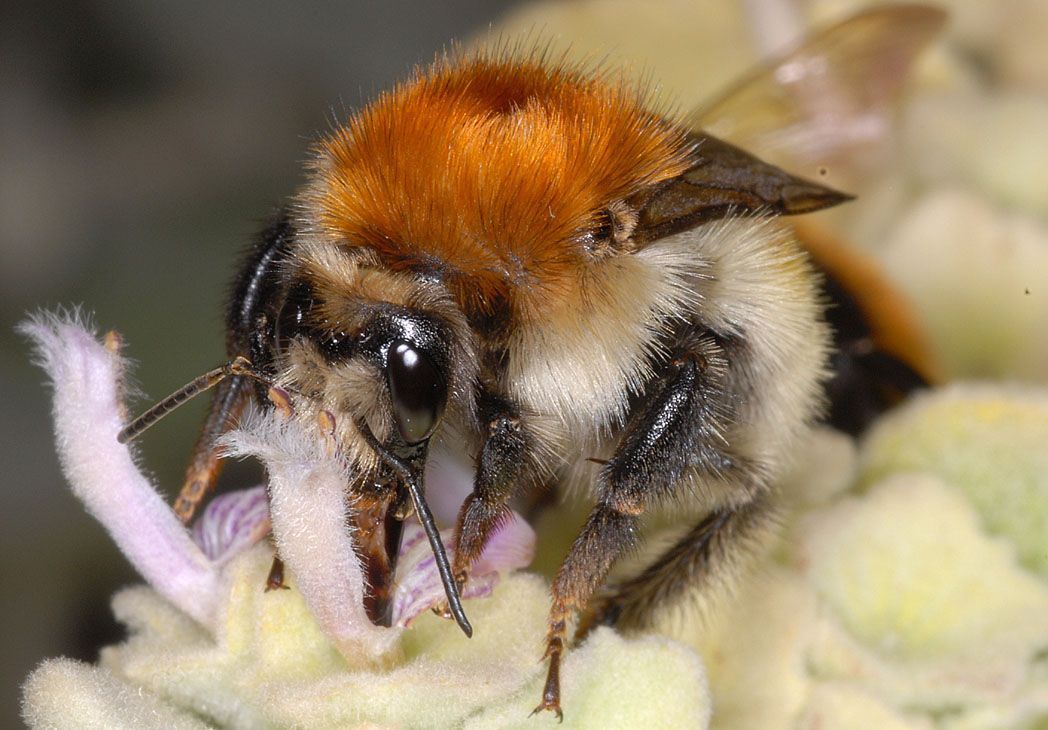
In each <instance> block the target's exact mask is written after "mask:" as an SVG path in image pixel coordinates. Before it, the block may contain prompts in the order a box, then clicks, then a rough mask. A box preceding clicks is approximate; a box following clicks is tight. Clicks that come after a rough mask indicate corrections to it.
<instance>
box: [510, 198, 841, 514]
mask: <svg viewBox="0 0 1048 730" xmlns="http://www.w3.org/2000/svg"><path fill="white" fill-rule="evenodd" d="M603 267H604V268H603V269H602V270H601V271H600V272H598V273H596V274H595V275H594V277H593V279H592V280H591V281H590V282H587V284H588V286H587V289H586V292H585V295H584V296H582V297H581V300H582V301H583V305H582V306H581V307H579V308H578V309H576V310H575V316H574V317H563V318H559V319H558V320H554V321H551V322H547V323H543V324H542V325H534V326H532V327H531V328H529V329H528V330H526V331H524V332H523V333H522V334H521V335H520V336H519V337H518V338H517V339H516V340H515V341H514V343H513V348H512V349H511V352H510V367H509V368H508V370H507V374H506V383H505V385H506V387H507V389H508V391H509V393H510V394H511V395H512V396H513V397H514V398H516V399H517V400H518V401H519V402H520V403H521V404H522V406H523V407H524V408H525V409H526V410H528V411H531V412H533V413H536V414H540V415H543V416H548V417H553V418H554V419H555V421H556V422H557V424H558V425H559V428H560V429H563V431H562V432H560V433H559V434H558V435H559V436H560V443H561V444H563V445H565V446H562V447H561V448H566V450H563V451H561V455H562V460H563V461H564V462H567V463H568V464H569V465H570V466H571V468H570V469H569V470H568V472H567V473H566V475H565V479H564V481H565V482H568V483H569V484H576V485H578V486H583V485H585V484H591V483H592V479H593V477H594V476H595V474H596V467H595V466H594V465H593V464H592V463H590V462H588V461H584V459H586V458H587V457H599V458H605V459H606V458H608V457H609V456H610V455H611V454H612V453H613V452H614V448H615V445H616V443H617V438H618V432H620V431H621V426H622V425H623V424H624V423H625V420H626V417H627V406H628V401H629V398H630V395H631V394H633V393H635V392H638V391H639V390H640V389H642V388H643V386H644V384H645V383H646V382H647V380H648V379H649V378H650V377H651V376H652V375H653V374H654V371H653V356H654V355H655V354H656V353H657V352H658V350H659V347H660V345H659V344H658V338H659V336H660V334H662V333H664V332H666V331H667V330H668V328H669V327H670V326H671V325H672V324H673V323H675V322H678V321H681V320H685V319H689V318H690V319H693V320H694V321H697V322H700V323H702V324H703V325H705V326H706V327H708V328H710V329H711V330H713V331H715V332H717V333H718V334H719V335H721V336H726V337H728V338H729V339H731V340H732V341H733V343H736V344H737V346H733V348H732V349H731V351H730V352H729V353H727V355H728V357H729V371H730V375H729V382H730V383H731V390H732V393H731V397H732V399H733V401H732V403H731V404H725V405H726V406H727V407H728V408H729V410H733V411H734V413H735V414H736V415H737V418H736V422H735V423H734V424H732V425H731V427H730V431H729V432H727V433H724V434H722V437H723V439H724V442H725V443H726V444H728V445H730V448H731V453H733V454H738V455H740V456H742V457H744V458H747V459H749V460H751V461H752V462H753V464H754V465H755V466H756V468H757V471H758V474H759V475H761V476H763V477H769V476H771V475H774V474H777V473H778V472H780V471H781V469H782V468H783V466H784V465H785V463H786V461H787V459H788V456H789V454H790V452H791V450H792V448H793V446H794V444H795V443H796V441H797V439H798V438H799V437H800V436H801V435H802V434H803V433H804V432H805V431H806V430H807V428H808V427H809V424H810V423H811V421H812V419H813V418H814V417H815V416H816V414H817V412H818V409H819V407H820V402H821V401H820V399H821V395H820V379H821V378H822V377H823V375H824V363H825V360H826V353H827V351H828V347H829V332H828V328H827V326H826V325H825V323H824V322H823V320H822V304H821V303H820V301H819V299H818V294H817V287H816V282H817V279H816V278H815V274H814V273H813V271H812V268H811V266H810V264H809V263H808V260H807V257H806V255H805V254H804V253H803V251H802V250H801V249H800V248H799V246H798V245H797V243H796V242H795V241H794V240H793V238H792V237H791V236H790V235H789V232H788V230H787V229H786V228H785V227H784V226H782V225H781V224H779V223H778V222H775V221H773V220H770V219H766V218H736V219H729V220H726V221H722V222H716V223H712V224H708V225H705V226H701V227H699V228H696V229H693V230H690V231H686V232H683V233H680V234H677V235H675V236H670V237H667V238H666V239H664V240H661V241H658V242H656V243H655V244H653V245H651V246H649V247H647V248H645V249H643V250H641V251H640V252H638V253H636V254H631V255H624V256H621V257H618V258H616V259H611V260H608V261H607V263H606V264H604V265H603ZM558 430H559V429H558ZM547 433H548V432H547ZM540 435H541V432H540ZM558 450H559V449H558ZM694 481H695V484H694V491H698V492H701V493H702V495H703V496H704V497H705V499H703V500H702V501H703V504H702V505H701V507H702V510H703V511H705V510H708V509H709V508H710V507H711V506H713V505H712V504H711V500H713V501H715V502H730V501H733V500H738V499H743V498H745V496H746V495H747V494H748V493H749V492H748V491H743V492H741V493H736V492H737V490H732V489H730V488H728V487H729V484H727V482H726V483H725V484H722V485H718V484H714V483H711V480H710V477H709V475H703V476H700V477H699V478H698V479H696V480H694ZM729 481H730V480H729ZM752 486H753V487H754V488H759V487H761V486H763V485H761V484H758V485H752Z"/></svg>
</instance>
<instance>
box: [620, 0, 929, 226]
mask: <svg viewBox="0 0 1048 730" xmlns="http://www.w3.org/2000/svg"><path fill="white" fill-rule="evenodd" d="M945 19H946V14H945V13H944V12H943V11H941V10H939V9H936V8H931V7H927V6H922V5H889V6H884V7H879V8H873V9H870V10H866V11H863V12H860V13H858V14H856V15H853V16H851V17H849V18H847V19H845V20H843V21H841V22H839V23H837V24H836V25H833V26H830V27H828V28H826V29H825V30H822V31H820V32H817V33H815V34H814V35H812V36H810V37H809V38H808V39H807V40H805V41H803V42H802V43H801V44H800V45H798V46H797V47H795V48H793V49H792V50H789V51H786V52H785V53H783V54H781V55H779V56H777V57H775V58H773V59H772V60H770V61H768V62H767V63H764V64H761V65H760V66H758V67H757V68H756V69H755V70H754V71H752V72H750V73H749V74H747V75H745V76H743V78H742V79H741V80H740V81H739V82H737V83H736V84H734V85H732V86H731V87H729V89H728V90H727V91H726V92H725V93H723V94H721V95H720V96H719V97H716V98H715V99H714V100H713V101H712V102H710V103H709V104H707V105H706V106H704V107H702V108H700V109H699V110H697V111H696V112H694V113H693V114H692V115H690V117H689V122H690V126H691V127H692V128H693V129H695V130H696V131H694V132H693V133H692V134H691V140H692V142H693V143H694V145H695V147H694V152H693V153H692V155H693V165H692V167H691V168H690V169H689V170H688V171H686V172H685V173H684V174H682V175H681V176H679V177H677V178H674V179H673V180H670V181H668V182H667V183H665V184H663V185H662V186H661V187H660V188H658V189H657V190H655V191H651V192H649V193H647V195H646V197H645V199H643V200H638V201H635V202H636V203H637V204H638V205H637V207H638V212H639V215H638V222H637V228H636V232H635V234H634V240H635V241H637V242H638V243H641V244H643V243H645V242H648V241H652V240H655V239H657V238H661V237H663V236H667V235H670V234H672V233H676V232H678V231H682V230H686V229H688V228H692V227H694V226H696V225H699V224H700V223H703V222H706V221H710V220H715V219H717V218H723V217H725V216H727V215H739V214H773V215H774V214H777V215H796V214H800V213H812V212H814V211H817V210H821V209H823V208H828V207H831V206H833V205H837V204H838V203H841V202H844V201H846V200H849V199H850V198H851V196H850V195H847V194H844V193H841V192H838V191H837V190H834V189H833V188H831V187H828V186H827V185H826V184H824V183H826V182H829V181H830V180H833V181H834V182H835V183H836V184H840V183H842V182H843V183H845V184H847V182H848V181H849V180H854V179H861V177H863V176H864V175H863V174H862V173H868V172H869V171H870V169H871V167H872V166H873V164H874V163H875V162H876V161H877V160H879V159H881V158H882V157H883V154H882V153H883V150H884V146H885V144H886V143H887V142H888V141H889V139H890V131H891V129H892V127H893V119H892V117H893V115H894V112H895V109H896V106H897V101H898V98H899V94H900V92H901V90H902V86H903V83H904V81H905V79H906V76H907V71H908V69H909V67H910V66H911V65H912V64H913V61H914V59H915V58H916V57H917V54H918V53H919V52H920V51H921V49H922V48H923V47H924V46H925V45H927V43H928V42H929V41H930V40H931V39H932V37H934V35H935V33H936V32H937V31H938V30H939V29H940V28H941V27H942V25H943V23H944V22H945ZM700 129H701V131H699V130H700ZM725 139H727V140H730V141H731V143H729V142H725V141H724V140H725ZM735 144H740V145H743V146H745V147H746V148H747V149H751V150H753V151H755V152H757V153H758V154H760V155H761V156H762V157H766V158H767V159H769V160H771V162H774V163H775V164H770V163H769V162H765V161H764V160H762V159H759V158H757V157H755V156H754V155H752V154H750V153H748V152H745V151H743V150H742V149H740V148H738V147H736V146H735ZM776 164H781V165H783V166H784V167H787V168H789V169H791V170H797V171H799V172H801V173H802V174H805V175H808V176H809V177H817V178H819V180H820V181H819V182H813V181H811V180H809V179H805V178H804V177H798V176H795V175H793V174H790V173H787V172H785V171H784V170H783V169H781V168H780V167H777V166H776Z"/></svg>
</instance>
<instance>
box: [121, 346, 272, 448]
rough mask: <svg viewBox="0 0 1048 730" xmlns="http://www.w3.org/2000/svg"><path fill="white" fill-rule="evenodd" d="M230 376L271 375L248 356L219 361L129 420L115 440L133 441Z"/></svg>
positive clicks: (254, 377)
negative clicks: (265, 372)
mask: <svg viewBox="0 0 1048 730" xmlns="http://www.w3.org/2000/svg"><path fill="white" fill-rule="evenodd" d="M232 377H244V378H251V379H252V380H257V381H259V382H262V383H266V384H267V385H272V384H273V381H272V379H271V378H268V377H266V376H265V375H263V374H262V373H260V372H258V371H257V370H255V368H254V366H253V365H252V364H251V361H250V360H248V359H247V358H246V357H243V356H237V357H235V358H233V359H232V360H230V361H229V362H227V363H226V364H225V365H221V366H219V367H217V368H215V369H214V370H208V371H207V372H206V373H204V374H203V375H200V376H198V377H196V378H193V379H192V380H191V381H189V382H188V383H186V384H185V385H183V386H182V387H181V388H179V389H178V390H176V391H175V392H174V393H172V394H171V395H169V396H168V397H167V398H164V399H163V400H161V401H160V402H158V403H157V404H155V405H154V406H153V407H152V408H150V409H149V410H147V411H146V412H145V413H143V414H142V415H140V416H139V417H138V418H136V419H135V420H133V421H131V423H129V424H127V425H126V426H124V428H123V429H121V431H120V433H118V434H117V437H116V440H117V441H119V442H120V443H122V444H126V443H128V442H129V441H134V440H135V439H136V438H138V437H139V436H141V435H142V433H143V432H145V431H146V430H147V429H148V428H149V427H150V426H152V425H153V424H155V423H156V422H157V421H159V420H160V419H161V418H163V417H164V416H166V415H167V414H168V413H170V412H171V411H173V410H175V409H176V408H178V407H179V406H180V405H182V404H183V403H185V402H186V401H188V400H191V399H192V398H195V397H196V396H198V395H200V394H201V393H203V392H204V391H207V390H211V388H214V387H215V386H216V385H218V384H219V383H221V382H222V381H223V380H225V379H226V378H232Z"/></svg>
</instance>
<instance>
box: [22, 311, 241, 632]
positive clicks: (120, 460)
mask: <svg viewBox="0 0 1048 730" xmlns="http://www.w3.org/2000/svg"><path fill="white" fill-rule="evenodd" d="M19 329H20V331H21V332H22V333H23V334H25V335H26V336H28V337H29V338H30V339H31V340H32V342H33V345H34V346H35V349H36V355H37V360H38V362H39V364H40V366H41V367H42V368H43V369H44V370H45V371H46V372H47V374H48V376H49V377H50V379H51V383H52V386H53V387H54V404H53V410H54V414H53V415H54V426H55V441H56V444H57V448H58V457H59V460H60V462H61V464H62V471H63V473H64V474H65V477H66V479H67V480H68V481H69V485H70V487H72V490H73V493H74V494H75V495H76V496H77V497H78V498H79V499H80V501H82V502H83V503H84V506H85V507H87V510H88V512H90V513H91V514H92V515H93V516H94V517H95V519H97V520H98V521H99V522H101V523H102V525H103V526H104V527H105V528H106V530H107V531H108V532H109V534H110V535H111V536H112V538H113V540H114V542H116V544H117V546H118V547H119V548H120V550H121V552H123V553H124V555H126V556H127V558H128V560H129V561H131V564H132V565H134V566H135V569H136V570H138V572H139V573H141V575H142V577H143V578H145V579H146V581H148V582H149V584H150V585H151V586H153V588H155V589H156V591H157V592H158V593H160V594H161V595H162V596H164V597H165V598H167V599H168V600H169V601H171V602H172V603H173V604H175V605H176V606H178V607H179V608H180V609H181V610H183V611H185V612H186V613H187V614H189V615H190V616H192V617H193V618H194V619H196V620H197V621H199V622H200V623H202V624H204V625H205V626H208V627H211V626H212V624H213V619H214V612H215V608H216V601H217V598H218V595H219V591H218V589H219V583H220V576H219V572H218V570H217V568H216V567H215V565H214V564H213V563H212V562H211V561H210V560H209V559H208V557H207V555H205V554H204V552H203V551H202V550H201V549H200V548H199V547H198V546H197V544H196V543H194V542H193V540H192V538H191V537H190V535H189V532H188V531H187V530H186V529H185V527H183V526H182V523H181V522H179V521H178V518H177V517H176V516H175V514H174V512H172V511H171V508H170V507H168V505H167V503H166V502H165V501H164V498H163V497H161V496H160V494H158V493H157V491H156V488H155V487H154V486H153V484H152V483H150V481H149V480H148V479H146V477H145V476H143V475H142V472H141V471H140V470H139V468H138V467H137V466H136V465H135V461H134V458H133V457H132V454H131V451H130V449H129V448H128V447H127V446H126V445H124V444H120V443H119V442H118V441H117V439H116V437H117V434H118V433H119V432H120V429H121V428H122V427H123V425H124V413H123V407H122V404H121V376H122V373H123V369H124V362H123V360H122V359H121V358H120V356H119V355H118V354H116V353H115V352H112V351H110V350H108V349H106V348H105V347H104V346H103V345H102V344H101V343H99V342H98V340H97V339H96V337H95V335H94V334H93V333H91V332H90V331H89V330H88V329H87V328H86V327H85V326H84V324H83V323H82V322H81V321H80V320H79V319H78V318H77V317H76V316H75V315H72V316H70V315H48V314H41V315H38V316H36V317H34V318H32V319H30V320H29V321H27V322H23V323H22V324H21V325H20V327H19Z"/></svg>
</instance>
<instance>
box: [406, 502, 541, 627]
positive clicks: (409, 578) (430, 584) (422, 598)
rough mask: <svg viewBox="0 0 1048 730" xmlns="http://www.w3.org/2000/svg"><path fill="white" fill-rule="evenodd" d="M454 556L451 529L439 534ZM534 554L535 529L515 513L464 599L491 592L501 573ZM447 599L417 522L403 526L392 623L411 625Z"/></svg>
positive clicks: (493, 541) (472, 576) (479, 561)
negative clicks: (417, 618) (421, 615)
mask: <svg viewBox="0 0 1048 730" xmlns="http://www.w3.org/2000/svg"><path fill="white" fill-rule="evenodd" d="M440 536H441V539H442V540H443V542H444V545H445V547H446V548H447V551H448V557H449V559H453V558H454V549H453V546H452V530H444V531H442V532H441V533H440ZM534 555H535V532H534V530H532V529H531V527H530V526H529V525H528V523H527V522H525V521H524V518H523V517H521V516H520V515H518V514H516V513H515V512H513V513H511V519H509V520H508V521H507V522H506V524H504V525H502V526H501V527H500V528H498V530H497V531H496V532H495V533H494V535H492V537H491V538H490V540H489V541H488V544H487V546H486V547H485V548H484V552H483V553H481V555H480V557H479V558H478V559H477V561H476V562H475V563H474V564H473V570H472V572H471V573H470V578H469V581H468V582H467V583H466V587H465V588H464V589H463V591H462V598H464V599H465V598H479V597H481V596H486V595H488V594H490V593H491V591H492V589H493V588H494V587H495V584H496V583H497V582H498V577H499V573H503V572H507V571H510V570H516V569H519V568H526V567H527V566H528V565H530V564H531V560H532V558H533V557H534ZM443 601H445V595H444V586H443V584H442V583H441V582H440V574H439V573H438V572H437V564H436V560H435V559H434V558H433V552H432V551H431V550H430V547H429V542H428V541H427V540H426V539H425V534H424V533H423V531H422V527H421V526H420V525H419V524H418V522H417V521H415V522H410V523H408V524H406V525H405V526H404V540H403V543H402V545H401V550H400V559H399V561H398V563H397V588H396V592H395V593H394V595H393V625H394V626H408V625H410V624H411V622H412V621H413V620H414V619H415V618H416V617H418V616H419V615H420V614H422V613H423V612H425V611H427V610H429V609H430V608H432V607H433V606H436V605H437V604H439V603H442V602H443Z"/></svg>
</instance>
